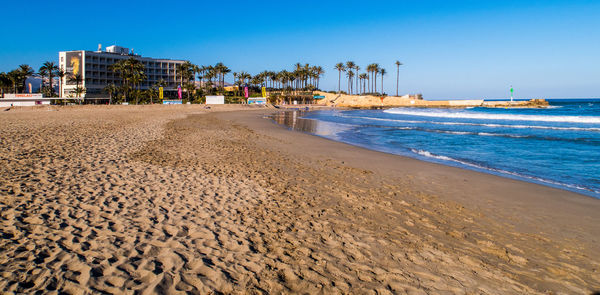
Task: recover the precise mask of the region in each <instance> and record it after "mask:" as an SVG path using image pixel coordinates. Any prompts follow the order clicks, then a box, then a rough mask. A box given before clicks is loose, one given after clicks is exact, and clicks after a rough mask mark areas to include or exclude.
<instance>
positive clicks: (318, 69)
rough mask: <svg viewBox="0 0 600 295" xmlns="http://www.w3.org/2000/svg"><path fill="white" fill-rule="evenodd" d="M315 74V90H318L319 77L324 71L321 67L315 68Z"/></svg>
mask: <svg viewBox="0 0 600 295" xmlns="http://www.w3.org/2000/svg"><path fill="white" fill-rule="evenodd" d="M315 74H316V75H317V89H319V82H320V81H321V76H322V75H323V74H325V71H324V70H323V67H321V66H317V67H316V68H315Z"/></svg>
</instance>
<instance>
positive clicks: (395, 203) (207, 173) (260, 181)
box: [0, 106, 600, 294]
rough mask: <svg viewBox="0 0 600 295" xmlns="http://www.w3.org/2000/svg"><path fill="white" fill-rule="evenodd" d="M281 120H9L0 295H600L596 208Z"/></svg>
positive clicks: (32, 115) (5, 123) (27, 116)
mask: <svg viewBox="0 0 600 295" xmlns="http://www.w3.org/2000/svg"><path fill="white" fill-rule="evenodd" d="M48 109H50V110H52V111H48ZM236 110H243V111H236ZM220 111H224V112H220ZM225 111H227V112H225ZM272 112H273V110H265V109H259V110H256V109H250V108H244V107H239V106H223V107H213V108H212V109H210V110H206V109H204V108H203V107H202V106H147V107H135V106H122V107H106V106H99V107H64V108H39V109H36V110H32V109H13V110H11V111H8V112H3V113H2V114H0V122H2V123H1V127H0V128H2V129H1V131H0V140H1V142H2V144H1V145H0V209H1V211H0V212H1V213H0V214H1V215H0V223H1V227H2V239H1V240H0V249H1V252H0V290H2V291H3V292H16V293H34V292H36V291H42V292H43V293H60V292H66V293H73V294H84V293H89V292H92V293H100V292H107V293H136V292H139V293H192V294H206V293H211V292H214V293H226V294H228V293H276V294H277V293H311V294H312V293H326V294H330V293H373V294H374V293H378V294H379V293H383V294H390V293H400V294H403V293H411V294H413V293H414V294H425V293H443V292H449V293H482V294H523V293H528V294H535V293H542V294H543V293H548V292H554V293H569V294H573V293H575V294H586V293H591V292H593V291H597V290H600V273H599V271H600V258H599V255H598V253H600V247H599V246H598V239H599V237H600V217H599V216H600V214H598V212H600V211H599V210H600V201H599V200H596V199H592V198H589V197H585V196H580V195H577V194H574V193H570V192H566V191H561V190H557V189H553V188H548V187H544V186H540V185H536V184H530V183H524V182H520V181H515V180H510V179H504V178H500V177H497V176H493V175H486V174H481V173H477V172H473V171H467V170H461V169H458V168H453V167H446V166H441V165H436V164H431V163H426V162H421V161H417V160H413V159H409V158H404V157H399V156H394V155H389V154H385V153H379V152H374V151H368V150H364V149H361V148H357V147H353V146H350V145H346V144H342V143H338V142H333V141H329V140H326V139H323V138H319V137H315V136H312V135H308V134H304V133H300V132H293V131H288V130H286V129H285V128H283V127H281V126H278V125H276V124H274V123H272V122H271V121H270V120H267V119H265V118H264V116H265V115H267V114H270V113H272Z"/></svg>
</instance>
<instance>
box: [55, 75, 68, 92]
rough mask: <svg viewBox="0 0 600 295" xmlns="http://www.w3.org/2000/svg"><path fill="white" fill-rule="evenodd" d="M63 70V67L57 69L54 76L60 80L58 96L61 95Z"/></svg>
mask: <svg viewBox="0 0 600 295" xmlns="http://www.w3.org/2000/svg"><path fill="white" fill-rule="evenodd" d="M65 75H66V74H65V70H63V69H58V71H57V72H56V76H57V77H58V79H59V80H60V83H59V84H58V96H59V97H62V85H63V78H64V77H65Z"/></svg>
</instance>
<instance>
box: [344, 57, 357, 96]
mask: <svg viewBox="0 0 600 295" xmlns="http://www.w3.org/2000/svg"><path fill="white" fill-rule="evenodd" d="M355 66H356V64H355V63H354V62H353V61H347V62H346V69H348V73H350V72H352V70H354V67H355ZM353 77H354V75H348V84H349V87H348V94H352V78H353Z"/></svg>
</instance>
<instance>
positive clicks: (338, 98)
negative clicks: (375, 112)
mask: <svg viewBox="0 0 600 295" xmlns="http://www.w3.org/2000/svg"><path fill="white" fill-rule="evenodd" d="M315 94H316V95H320V96H324V97H325V98H324V99H320V100H318V101H317V104H319V105H326V106H335V107H348V108H366V109H368V108H381V107H435V108H440V107H441V108H444V107H446V108H454V107H458V108H460V107H495V108H497V107H502V108H504V107H520V108H523V107H532V108H537V107H546V106H548V102H547V101H546V100H543V99H532V100H529V101H513V102H511V101H484V100H483V99H471V100H435V101H431V100H424V99H421V98H420V97H418V96H416V95H403V96H375V95H348V94H332V93H327V92H320V91H318V92H315Z"/></svg>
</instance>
